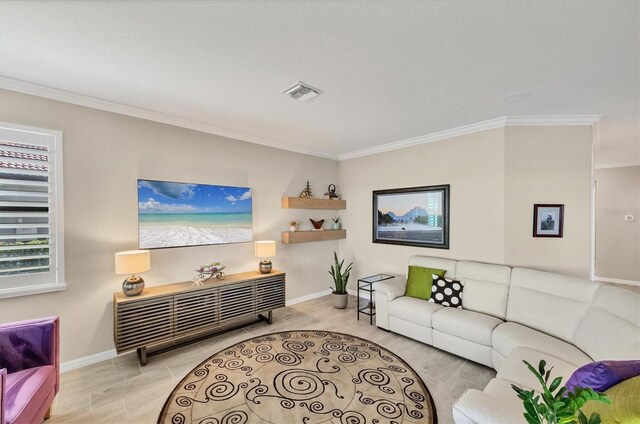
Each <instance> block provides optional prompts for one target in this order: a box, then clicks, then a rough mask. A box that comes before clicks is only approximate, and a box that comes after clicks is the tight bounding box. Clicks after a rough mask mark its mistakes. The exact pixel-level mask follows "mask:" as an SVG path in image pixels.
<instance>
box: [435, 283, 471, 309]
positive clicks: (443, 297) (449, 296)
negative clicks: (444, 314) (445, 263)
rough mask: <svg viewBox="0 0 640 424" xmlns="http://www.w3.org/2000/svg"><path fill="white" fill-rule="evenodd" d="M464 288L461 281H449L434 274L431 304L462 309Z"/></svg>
mask: <svg viewBox="0 0 640 424" xmlns="http://www.w3.org/2000/svg"><path fill="white" fill-rule="evenodd" d="M463 287H464V286H463V285H462V283H461V282H460V281H457V280H448V279H446V278H444V277H442V276H440V275H437V274H433V284H432V285H431V297H430V298H429V302H432V303H439V304H441V305H442V306H450V307H452V308H460V309H462V289H463Z"/></svg>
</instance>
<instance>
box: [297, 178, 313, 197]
mask: <svg viewBox="0 0 640 424" xmlns="http://www.w3.org/2000/svg"><path fill="white" fill-rule="evenodd" d="M300 197H302V198H303V199H306V198H308V197H313V195H312V194H311V186H310V185H309V180H307V185H306V186H305V187H304V190H302V192H300Z"/></svg>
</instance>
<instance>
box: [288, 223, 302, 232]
mask: <svg viewBox="0 0 640 424" xmlns="http://www.w3.org/2000/svg"><path fill="white" fill-rule="evenodd" d="M298 225H300V223H299V222H298V221H291V222H289V231H295V230H297V229H298Z"/></svg>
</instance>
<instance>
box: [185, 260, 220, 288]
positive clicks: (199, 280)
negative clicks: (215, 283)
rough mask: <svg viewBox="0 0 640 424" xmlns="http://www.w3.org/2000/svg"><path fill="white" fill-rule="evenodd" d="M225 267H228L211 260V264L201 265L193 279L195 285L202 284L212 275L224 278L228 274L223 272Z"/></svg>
mask: <svg viewBox="0 0 640 424" xmlns="http://www.w3.org/2000/svg"><path fill="white" fill-rule="evenodd" d="M225 268H226V267H225V266H224V265H222V264H221V263H220V262H211V263H210V264H207V265H202V266H200V268H198V269H196V272H197V274H196V275H195V276H194V277H193V279H192V281H193V285H194V286H201V285H203V284H204V283H206V282H207V281H209V280H210V279H211V278H212V277H216V279H218V280H224V279H225V277H226V274H225V273H224V272H222V270H224V269H225Z"/></svg>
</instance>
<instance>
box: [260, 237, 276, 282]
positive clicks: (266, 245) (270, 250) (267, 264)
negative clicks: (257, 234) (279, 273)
mask: <svg viewBox="0 0 640 424" xmlns="http://www.w3.org/2000/svg"><path fill="white" fill-rule="evenodd" d="M255 247H256V249H255V255H256V257H257V258H264V259H262V260H261V261H260V265H259V266H258V269H259V270H260V272H261V273H263V274H268V273H270V272H271V269H272V268H273V264H272V263H271V261H270V260H269V259H267V258H270V257H272V256H276V242H275V241H273V240H262V241H257V242H256V244H255Z"/></svg>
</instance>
